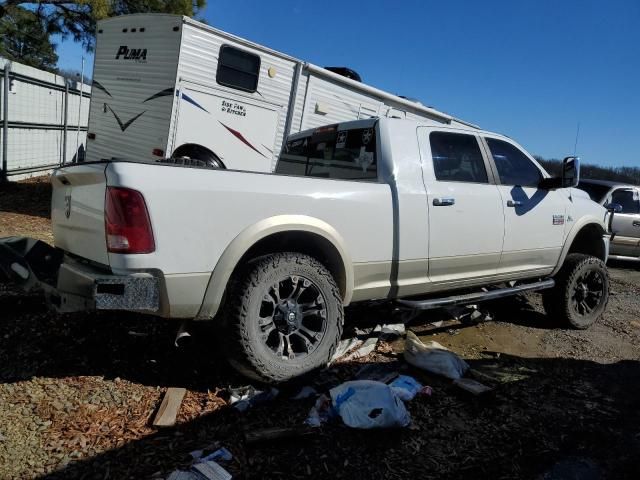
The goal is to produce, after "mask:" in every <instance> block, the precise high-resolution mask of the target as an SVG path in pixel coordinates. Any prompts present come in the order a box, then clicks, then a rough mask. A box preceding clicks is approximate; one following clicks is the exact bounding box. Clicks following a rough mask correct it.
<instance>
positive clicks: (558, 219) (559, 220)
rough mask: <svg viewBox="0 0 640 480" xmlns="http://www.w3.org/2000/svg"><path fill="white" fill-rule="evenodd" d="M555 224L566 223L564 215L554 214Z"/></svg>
mask: <svg viewBox="0 0 640 480" xmlns="http://www.w3.org/2000/svg"><path fill="white" fill-rule="evenodd" d="M553 224H554V225H564V215H554V216H553Z"/></svg>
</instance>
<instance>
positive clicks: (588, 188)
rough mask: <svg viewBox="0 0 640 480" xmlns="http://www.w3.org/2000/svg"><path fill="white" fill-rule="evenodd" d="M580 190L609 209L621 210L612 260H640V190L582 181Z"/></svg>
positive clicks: (616, 217)
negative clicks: (611, 207)
mask: <svg viewBox="0 0 640 480" xmlns="http://www.w3.org/2000/svg"><path fill="white" fill-rule="evenodd" d="M578 188H580V189H582V190H584V191H585V192H587V193H588V194H589V196H590V197H591V199H592V200H593V201H594V202H597V203H599V204H600V205H603V206H605V207H607V206H609V205H613V204H617V205H619V206H620V208H619V209H618V211H617V213H616V214H615V215H614V217H613V222H612V224H611V231H612V232H613V233H614V234H615V235H614V236H613V238H612V239H611V245H610V258H614V259H620V260H640V187H639V186H637V185H626V184H623V183H618V182H611V181H608V180H586V179H585V180H580V183H579V184H578Z"/></svg>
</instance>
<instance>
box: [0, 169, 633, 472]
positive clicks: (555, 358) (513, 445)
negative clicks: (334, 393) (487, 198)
mask: <svg viewBox="0 0 640 480" xmlns="http://www.w3.org/2000/svg"><path fill="white" fill-rule="evenodd" d="M0 188H1V189H0V237H2V236H9V235H28V236H35V237H38V238H41V239H43V240H46V241H51V238H52V236H51V232H50V222H49V221H48V215H49V207H48V204H49V190H48V186H47V184H46V182H44V183H43V182H38V181H30V182H27V183H21V184H14V185H11V186H9V187H0ZM611 276H612V295H611V300H610V303H609V307H608V309H607V312H606V314H605V316H604V318H603V319H602V320H601V321H600V322H599V323H598V324H596V325H595V326H593V327H592V328H591V329H589V330H587V331H572V330H565V329H562V328H558V327H557V325H556V322H554V319H553V318H549V317H547V316H546V315H545V314H543V313H542V307H541V303H540V299H539V296H538V295H529V296H521V297H515V298H511V299H506V300H503V301H500V302H493V303H491V304H489V305H487V306H486V309H487V310H488V311H489V312H490V313H491V315H492V316H493V317H494V321H491V322H484V323H480V324H477V325H463V324H460V323H457V322H455V321H451V320H448V317H447V315H446V314H445V313H444V312H433V313H430V314H428V315H426V314H425V315H421V316H420V317H418V318H415V319H413V320H412V321H411V322H410V324H409V328H410V329H411V330H413V331H414V332H415V333H416V334H417V335H418V336H420V337H421V338H423V340H437V341H438V342H440V343H442V344H443V345H445V346H447V347H449V348H450V349H451V350H453V351H455V352H457V353H458V354H459V355H460V356H462V357H463V358H464V359H465V360H466V361H467V362H468V363H469V365H470V366H471V367H472V369H473V370H474V371H476V372H477V373H476V374H475V375H478V376H477V377H476V378H482V381H483V383H485V384H487V385H489V386H491V387H493V391H491V392H489V393H487V394H484V395H481V396H478V397H475V396H472V395H471V394H468V393H467V392H463V391H461V390H460V389H458V388H456V387H454V386H453V385H452V384H451V382H450V381H447V380H444V379H442V378H439V377H436V376H433V375H428V374H426V373H424V372H421V371H419V370H416V369H413V368H410V367H408V366H407V365H406V364H405V363H404V362H403V360H402V354H401V350H402V341H401V340H398V341H395V342H393V343H384V342H383V343H381V344H379V348H378V350H377V351H376V352H374V353H372V354H371V355H369V356H368V357H365V358H363V359H358V360H355V361H351V362H342V363H337V364H335V365H334V366H332V367H331V368H329V369H327V370H324V371H322V372H318V373H314V374H312V375H309V376H307V377H305V378H302V379H299V380H297V381H296V382H292V383H291V384H288V385H283V386H282V387H281V389H280V394H279V396H278V398H276V400H274V401H272V402H269V403H266V404H263V405H259V406H255V407H252V408H251V409H249V410H248V411H246V412H244V413H240V412H238V411H236V410H235V409H234V408H232V407H230V406H229V405H228V399H229V388H232V387H238V386H242V385H246V384H247V381H246V380H245V379H244V378H242V377H240V376H239V375H237V374H235V373H234V372H233V371H232V370H231V369H230V368H229V367H228V366H227V365H226V363H225V362H224V359H223V358H220V356H219V355H218V353H217V352H218V348H216V346H217V345H218V344H219V342H221V341H224V339H221V338H219V337H218V335H217V333H218V331H217V329H216V327H215V325H213V324H210V325H201V326H197V327H196V329H195V335H194V337H193V342H192V343H191V344H190V345H188V346H187V347H184V348H179V349H178V348H175V347H174V346H173V340H174V336H175V333H176V329H177V326H178V325H177V324H176V323H175V322H171V321H166V320H162V319H159V318H154V317H145V316H140V315H131V314H123V313H99V314H98V313H91V314H73V315H55V314H52V313H51V312H49V311H48V310H47V309H46V307H45V305H44V302H43V301H42V299H41V298H40V297H38V296H36V295H26V294H24V293H21V292H19V291H18V290H16V289H15V288H14V287H12V286H11V285H2V284H0V478H1V479H10V478H20V479H31V478H51V479H75V478H83V479H93V478H96V479H142V478H164V477H166V476H167V475H168V473H169V472H171V471H172V470H174V469H176V468H180V467H186V466H188V465H189V463H190V457H189V452H191V451H193V450H196V449H203V448H210V449H212V448H215V447H216V446H225V447H226V448H228V449H229V450H230V451H231V452H232V454H233V460H232V461H231V462H228V463H226V464H225V468H227V469H228V470H229V471H230V472H231V473H233V474H234V477H235V478H247V479H250V478H285V477H286V478H352V479H359V478H362V479H365V478H366V479H369V478H474V479H475V478H495V479H507V478H514V479H516V478H518V479H519V478H531V479H556V480H560V479H599V478H611V479H619V478H628V479H637V478H640V466H639V465H638V458H639V455H640V413H639V411H640V409H639V408H638V406H639V405H640V265H636V264H615V265H613V268H611ZM437 320H445V323H444V325H443V326H441V327H435V326H434V325H432V324H431V323H430V322H434V321H437ZM393 321H397V318H395V319H394V318H392V313H391V312H390V310H389V309H387V308H381V307H378V308H371V307H369V308H364V307H361V308H352V309H350V310H349V312H348V314H347V328H346V335H347V336H348V335H350V334H353V330H354V328H355V327H360V328H362V327H365V326H372V325H376V324H378V323H381V322H382V323H390V322H393ZM383 363H384V364H386V366H387V367H388V368H391V369H393V370H397V371H400V372H403V373H407V374H410V375H413V376H415V377H416V378H417V379H418V380H420V381H421V382H423V383H424V384H426V385H430V386H432V387H433V394H432V395H431V396H419V397H416V398H415V399H414V400H412V401H411V402H409V403H407V408H408V410H409V412H410V413H411V417H412V422H411V425H410V426H409V427H408V428H405V429H399V430H393V431H357V430H350V429H348V428H346V427H344V426H342V425H340V424H339V423H332V424H328V425H326V426H323V427H321V428H319V429H316V430H314V432H313V433H312V434H310V435H307V436H304V437H301V438H295V439H292V440H282V441H271V442H265V443H256V444H249V443H248V442H247V441H246V439H245V432H250V431H256V430H259V429H262V428H265V427H273V426H278V427H286V426H299V425H302V424H303V422H304V420H305V418H306V417H307V415H308V413H309V409H310V408H311V406H312V405H313V403H314V399H313V398H310V399H306V400H293V399H291V397H292V396H293V395H294V394H295V393H296V392H297V391H298V390H299V389H300V387H301V386H304V385H313V386H314V387H315V388H316V389H317V390H318V391H320V392H325V391H326V390H327V389H328V388H330V387H332V386H334V385H337V384H339V383H341V382H342V381H346V380H349V379H353V378H355V377H356V376H357V372H358V371H359V370H360V368H362V367H363V366H365V365H370V364H383ZM167 387H185V388H187V390H188V391H187V395H186V397H185V400H184V402H183V404H182V407H181V410H180V413H179V417H178V425H177V426H176V427H175V428H171V429H164V430H157V429H155V428H153V427H151V426H150V423H151V419H152V418H153V415H154V413H155V411H156V410H157V408H158V406H159V403H160V401H161V399H162V395H163V393H164V392H165V391H166V389H167Z"/></svg>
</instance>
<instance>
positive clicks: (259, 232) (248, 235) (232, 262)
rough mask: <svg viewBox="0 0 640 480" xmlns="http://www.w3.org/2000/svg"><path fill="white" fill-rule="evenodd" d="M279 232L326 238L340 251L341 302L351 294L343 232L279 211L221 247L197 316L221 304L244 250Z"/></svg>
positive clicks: (209, 315) (208, 316)
mask: <svg viewBox="0 0 640 480" xmlns="http://www.w3.org/2000/svg"><path fill="white" fill-rule="evenodd" d="M282 232H307V233H313V234H316V235H319V236H321V237H323V238H324V239H325V240H327V241H329V242H330V243H331V244H332V245H333V246H334V247H335V249H336V250H337V251H338V253H339V255H340V260H341V261H342V265H343V267H344V272H345V292H344V299H343V303H344V305H348V304H349V302H350V301H351V297H352V295H353V282H354V279H353V264H352V262H351V256H350V255H349V253H348V250H347V247H346V243H345V241H344V239H343V238H342V236H341V235H340V234H339V233H338V232H337V231H336V229H335V228H333V227H332V226H331V225H329V224H328V223H326V222H325V221H323V220H320V219H318V218H314V217H309V216H306V215H278V216H275V217H270V218H266V219H264V220H261V221H259V222H257V223H255V224H253V225H251V226H249V227H247V228H245V229H244V230H243V231H242V232H240V233H239V234H238V235H237V236H236V237H235V238H234V239H233V240H232V241H231V243H230V244H229V245H228V246H227V248H226V249H225V250H224V252H223V253H222V255H221V256H220V258H219V259H218V262H217V263H216V266H215V267H214V269H213V272H212V273H211V277H210V278H209V283H208V284H207V289H206V291H205V294H204V298H203V301H202V305H201V306H200V310H199V311H198V314H197V315H196V320H206V319H211V318H213V317H214V316H215V315H216V313H218V310H219V309H220V306H221V304H222V298H223V295H224V292H225V290H226V288H227V284H228V283H229V280H230V278H231V275H232V274H233V271H234V270H235V268H236V267H237V266H238V263H239V262H240V260H241V259H242V257H243V256H244V254H245V253H247V252H248V251H249V249H250V248H251V247H253V246H254V245H256V244H257V243H258V242H259V241H260V240H262V239H264V238H266V237H268V236H270V235H273V234H275V233H282Z"/></svg>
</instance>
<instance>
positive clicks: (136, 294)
mask: <svg viewBox="0 0 640 480" xmlns="http://www.w3.org/2000/svg"><path fill="white" fill-rule="evenodd" d="M160 284H161V282H160V279H159V278H158V277H156V276H154V275H152V274H150V273H131V274H128V275H113V274H110V273H109V272H108V271H101V270H100V269H97V268H94V267H91V266H88V265H85V264H82V263H78V262H73V261H72V260H70V259H65V262H64V263H62V264H61V265H60V270H59V272H58V280H57V285H56V288H55V290H54V291H51V292H49V294H48V297H49V298H50V301H51V303H52V304H53V305H54V306H55V307H56V309H57V310H59V311H61V312H71V311H79V310H127V311H133V312H141V313H150V314H160V313H161V302H160Z"/></svg>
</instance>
